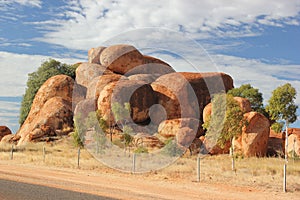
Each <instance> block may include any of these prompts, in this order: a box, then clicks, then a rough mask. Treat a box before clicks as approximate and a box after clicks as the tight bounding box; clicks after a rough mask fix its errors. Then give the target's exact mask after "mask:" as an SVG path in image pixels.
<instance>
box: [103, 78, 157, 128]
mask: <svg viewBox="0 0 300 200" xmlns="http://www.w3.org/2000/svg"><path fill="white" fill-rule="evenodd" d="M126 102H129V104H130V108H131V111H130V115H131V116H128V118H126V120H129V122H132V121H133V122H135V123H141V122H145V121H147V120H148V119H149V108H150V107H151V106H152V105H153V104H155V103H156V96H155V94H154V92H153V90H152V88H151V86H150V85H149V84H145V83H144V82H141V81H130V80H121V81H118V82H111V83H109V84H108V85H107V86H105V87H104V88H103V90H102V91H101V93H100V96H99V98H98V110H99V111H100V114H101V115H102V117H103V118H104V119H106V120H108V121H109V124H111V125H113V124H115V123H116V122H115V120H114V116H113V114H112V113H111V106H112V105H113V104H114V103H119V104H120V105H122V106H123V105H124V103H126Z"/></svg>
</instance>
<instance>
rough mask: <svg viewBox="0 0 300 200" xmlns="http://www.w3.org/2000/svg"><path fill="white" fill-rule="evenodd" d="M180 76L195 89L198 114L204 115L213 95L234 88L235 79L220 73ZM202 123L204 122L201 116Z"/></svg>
mask: <svg viewBox="0 0 300 200" xmlns="http://www.w3.org/2000/svg"><path fill="white" fill-rule="evenodd" d="M180 74H181V75H182V76H183V77H184V78H185V79H186V80H187V81H188V82H189V84H190V85H191V87H192V88H193V89H194V92H195V94H196V97H197V100H198V106H195V107H194V108H196V107H198V108H199V110H198V112H199V113H200V114H202V113H203V109H204V107H205V106H206V105H207V104H208V103H210V101H211V97H212V95H213V94H217V93H222V92H223V93H224V92H227V91H228V90H230V89H232V88H233V79H232V78H231V77H230V76H229V75H227V74H225V73H219V72H208V73H191V72H180ZM200 121H203V119H202V115H200Z"/></svg>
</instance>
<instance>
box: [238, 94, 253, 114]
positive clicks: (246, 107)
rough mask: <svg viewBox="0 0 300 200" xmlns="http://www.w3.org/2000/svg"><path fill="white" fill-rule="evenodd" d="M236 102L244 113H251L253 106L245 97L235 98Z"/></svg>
mask: <svg viewBox="0 0 300 200" xmlns="http://www.w3.org/2000/svg"><path fill="white" fill-rule="evenodd" d="M233 98H234V100H235V101H236V102H238V104H239V105H240V108H241V110H242V111H243V112H244V113H247V112H251V110H252V108H251V104H250V101H249V100H248V99H246V98H243V97H233Z"/></svg>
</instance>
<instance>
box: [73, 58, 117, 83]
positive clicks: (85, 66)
mask: <svg viewBox="0 0 300 200" xmlns="http://www.w3.org/2000/svg"><path fill="white" fill-rule="evenodd" d="M106 74H112V72H111V71H109V70H108V69H107V68H106V67H105V66H103V65H99V64H95V63H81V64H80V65H79V66H78V67H77V69H76V82H77V83H78V84H80V85H82V86H84V87H88V85H89V83H90V82H91V81H92V80H93V79H94V78H96V77H98V76H101V75H106Z"/></svg>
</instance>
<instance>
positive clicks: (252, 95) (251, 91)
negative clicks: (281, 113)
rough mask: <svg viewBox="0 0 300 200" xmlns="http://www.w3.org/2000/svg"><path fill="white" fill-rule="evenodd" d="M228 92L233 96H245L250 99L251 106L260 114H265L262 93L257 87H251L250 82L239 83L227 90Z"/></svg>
mask: <svg viewBox="0 0 300 200" xmlns="http://www.w3.org/2000/svg"><path fill="white" fill-rule="evenodd" d="M228 94H231V95H232V96H234V97H243V98H247V99H248V100H249V101H250V104H251V108H252V109H253V110H254V111H256V112H260V113H262V114H264V115H265V114H266V112H265V109H264V107H263V97H262V93H261V92H259V90H258V89H257V88H254V87H252V86H251V85H250V84H244V85H241V86H240V87H238V88H233V89H231V90H229V91H228Z"/></svg>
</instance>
